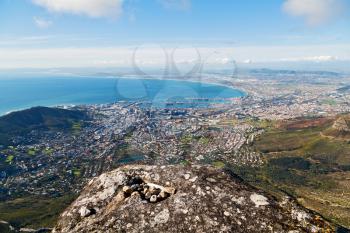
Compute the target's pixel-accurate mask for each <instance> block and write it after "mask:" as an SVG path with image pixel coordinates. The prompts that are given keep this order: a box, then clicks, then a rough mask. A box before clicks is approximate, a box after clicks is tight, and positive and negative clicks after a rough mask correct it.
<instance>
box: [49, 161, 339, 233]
mask: <svg viewBox="0 0 350 233" xmlns="http://www.w3.org/2000/svg"><path fill="white" fill-rule="evenodd" d="M53 232H56V233H68V232H69V233H74V232H245V233H247V232H259V233H261V232H289V233H293V232H333V229H332V228H331V226H330V225H329V224H328V223H327V222H326V221H325V220H323V219H322V218H321V217H319V216H315V215H314V214H313V213H311V212H309V211H308V210H306V209H303V208H301V207H300V206H298V205H297V204H295V203H294V202H293V201H291V200H290V199H288V198H286V199H285V200H284V201H281V202H278V201H276V200H275V199H274V198H273V197H271V196H269V195H268V194H266V193H264V192H262V191H260V190H257V189H255V188H253V187H251V186H250V185H247V184H246V183H244V182H243V181H242V180H241V179H239V178H238V177H237V176H235V175H234V174H232V173H231V172H229V171H223V170H218V169H215V168H212V167H209V166H141V165H130V166H125V167H122V168H119V169H117V170H114V171H112V172H109V173H105V174H103V175H101V176H100V177H97V178H94V179H92V180H91V181H90V182H89V184H88V185H87V186H86V187H85V189H84V190H83V191H82V193H81V195H80V196H79V198H78V199H77V200H76V201H75V202H74V203H72V204H71V206H70V207H68V208H67V209H66V210H65V211H64V212H63V213H62V215H61V216H60V219H59V221H58V223H57V225H56V227H55V229H54V230H53Z"/></svg>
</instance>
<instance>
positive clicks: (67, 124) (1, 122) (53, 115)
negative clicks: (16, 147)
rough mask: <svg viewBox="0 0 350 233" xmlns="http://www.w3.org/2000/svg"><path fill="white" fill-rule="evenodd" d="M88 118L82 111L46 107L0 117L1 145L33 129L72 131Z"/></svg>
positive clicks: (7, 143)
mask: <svg viewBox="0 0 350 233" xmlns="http://www.w3.org/2000/svg"><path fill="white" fill-rule="evenodd" d="M86 118H87V116H86V115H85V113H83V112H80V111H73V110H65V109H58V108H46V107H35V108H31V109H27V110H23V111H19V112H13V113H10V114H8V115H5V116H2V117H0V144H3V145H9V144H11V143H10V138H11V137H12V136H18V135H22V134H25V133H28V132H30V131H31V130H33V129H43V130H56V129H59V130H64V129H71V128H72V126H74V124H76V123H77V122H79V121H81V120H84V119H86Z"/></svg>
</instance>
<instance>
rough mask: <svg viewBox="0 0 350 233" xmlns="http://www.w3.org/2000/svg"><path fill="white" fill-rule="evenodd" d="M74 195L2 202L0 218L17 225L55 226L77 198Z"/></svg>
mask: <svg viewBox="0 0 350 233" xmlns="http://www.w3.org/2000/svg"><path fill="white" fill-rule="evenodd" d="M75 198H76V197H75V196H73V195H66V196H63V197H58V198H50V199H45V198H40V197H36V196H28V197H25V198H18V199H15V200H11V201H6V202H2V203H0V219H2V220H5V221H7V222H9V223H11V225H13V226H16V227H31V228H40V227H48V226H51V227H52V226H54V225H55V222H56V220H57V217H58V215H59V214H60V213H62V212H63V210H64V209H65V208H66V207H67V206H68V205H69V204H70V203H71V202H72V201H73V200H74V199H75Z"/></svg>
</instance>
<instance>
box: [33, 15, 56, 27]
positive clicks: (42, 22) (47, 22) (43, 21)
mask: <svg viewBox="0 0 350 233" xmlns="http://www.w3.org/2000/svg"><path fill="white" fill-rule="evenodd" d="M33 20H34V23H35V25H36V26H37V27H38V28H41V29H46V28H49V27H50V26H51V25H52V21H50V20H46V19H42V18H39V17H34V18H33Z"/></svg>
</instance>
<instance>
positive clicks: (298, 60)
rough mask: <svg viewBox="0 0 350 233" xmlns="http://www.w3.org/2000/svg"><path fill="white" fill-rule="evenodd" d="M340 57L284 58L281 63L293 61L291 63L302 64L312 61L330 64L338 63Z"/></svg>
mask: <svg viewBox="0 0 350 233" xmlns="http://www.w3.org/2000/svg"><path fill="white" fill-rule="evenodd" d="M336 60H338V57H336V56H312V57H298V58H283V59H281V61H291V62H300V61H310V62H329V61H336Z"/></svg>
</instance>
